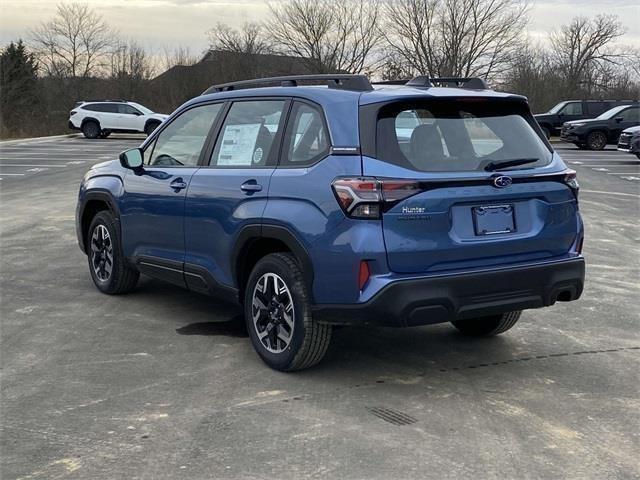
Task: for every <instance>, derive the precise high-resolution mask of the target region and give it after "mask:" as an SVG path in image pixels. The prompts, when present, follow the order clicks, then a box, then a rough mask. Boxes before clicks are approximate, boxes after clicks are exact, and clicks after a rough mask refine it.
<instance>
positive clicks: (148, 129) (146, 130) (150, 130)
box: [144, 122, 160, 137]
mask: <svg viewBox="0 0 640 480" xmlns="http://www.w3.org/2000/svg"><path fill="white" fill-rule="evenodd" d="M158 125H160V123H159V122H150V123H147V124H146V125H145V127H144V133H146V135H147V137H148V136H149V135H151V134H152V133H153V131H154V130H155V129H156V128H158Z"/></svg>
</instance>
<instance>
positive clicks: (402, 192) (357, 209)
mask: <svg viewBox="0 0 640 480" xmlns="http://www.w3.org/2000/svg"><path fill="white" fill-rule="evenodd" d="M332 187H333V191H334V192H335V194H336V198H337V199H338V203H339V204H340V207H342V210H343V211H344V213H345V214H347V215H348V216H349V217H353V218H380V213H381V212H383V211H386V210H387V209H388V208H390V207H391V206H393V205H394V204H395V203H397V202H399V201H400V200H403V199H405V198H407V197H410V196H412V195H415V194H416V193H418V192H420V184H419V183H418V182H416V181H413V180H402V179H380V180H378V179H377V178H373V177H359V178H339V179H337V180H334V182H333V184H332Z"/></svg>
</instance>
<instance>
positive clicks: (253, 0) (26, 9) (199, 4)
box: [0, 0, 640, 53]
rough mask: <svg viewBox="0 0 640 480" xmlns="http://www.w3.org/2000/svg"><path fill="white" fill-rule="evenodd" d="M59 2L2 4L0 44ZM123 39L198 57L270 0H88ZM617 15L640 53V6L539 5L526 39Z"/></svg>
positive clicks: (562, 0)
mask: <svg viewBox="0 0 640 480" xmlns="http://www.w3.org/2000/svg"><path fill="white" fill-rule="evenodd" d="M57 3H58V1H57V0H0V41H1V42H2V44H5V43H7V42H9V41H10V40H14V39H17V38H20V37H22V38H28V36H29V34H28V32H29V30H30V29H31V28H33V27H35V26H36V25H38V23H39V22H41V21H43V20H47V19H48V18H50V17H51V16H52V15H54V13H55V8H56V5H57ZM87 3H89V4H90V5H91V6H92V7H93V8H94V9H95V10H97V11H98V12H100V13H101V14H102V15H103V16H104V18H105V19H106V20H107V21H108V22H109V24H110V25H111V26H113V27H115V28H117V29H118V30H119V32H120V34H121V36H122V37H123V38H132V39H135V40H137V41H138V42H139V43H141V44H142V45H144V46H145V47H147V48H156V49H157V51H161V50H162V49H163V48H165V47H169V48H171V47H173V46H178V45H182V46H188V47H189V48H190V50H191V51H192V52H193V53H200V52H202V51H204V50H205V48H206V46H207V39H206V35H205V32H206V31H207V30H208V29H209V28H211V27H212V26H213V25H215V24H216V23H217V22H222V23H226V24H229V25H232V26H238V25H241V24H242V23H243V22H245V21H260V20H261V19H264V18H265V16H266V15H267V14H268V7H267V2H266V0H264V1H263V0H107V1H104V0H88V2H87ZM599 13H608V14H616V15H618V16H619V18H620V20H621V21H622V23H623V24H624V26H625V27H626V29H627V34H626V35H625V36H624V37H622V39H621V40H620V43H622V44H628V45H633V46H635V47H640V2H639V0H605V1H602V2H596V1H592V0H559V1H552V0H537V1H534V3H533V7H532V9H531V12H530V14H529V26H528V32H527V33H528V35H529V36H530V37H531V38H533V39H544V38H546V35H547V33H548V32H549V31H550V30H552V29H553V28H556V27H558V26H559V25H562V24H563V23H567V22H568V21H569V20H570V19H571V18H572V17H573V16H575V15H586V16H592V15H597V14H599Z"/></svg>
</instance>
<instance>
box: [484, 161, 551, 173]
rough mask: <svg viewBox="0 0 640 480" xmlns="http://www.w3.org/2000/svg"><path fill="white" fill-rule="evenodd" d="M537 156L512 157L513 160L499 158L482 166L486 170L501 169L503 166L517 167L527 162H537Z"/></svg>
mask: <svg viewBox="0 0 640 480" xmlns="http://www.w3.org/2000/svg"><path fill="white" fill-rule="evenodd" d="M538 160H539V158H514V159H513V160H500V161H497V162H490V163H487V165H486V166H485V167H484V169H485V170H486V171H487V172H493V171H495V170H502V169H503V168H509V167H517V166H518V165H526V164H527V163H534V162H537V161H538Z"/></svg>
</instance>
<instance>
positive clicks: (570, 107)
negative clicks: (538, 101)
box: [562, 102, 582, 115]
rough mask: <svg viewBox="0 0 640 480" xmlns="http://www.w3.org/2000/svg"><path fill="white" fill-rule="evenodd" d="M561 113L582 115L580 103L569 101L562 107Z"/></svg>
mask: <svg viewBox="0 0 640 480" xmlns="http://www.w3.org/2000/svg"><path fill="white" fill-rule="evenodd" d="M562 113H564V114H565V115H582V103H581V102H571V103H568V104H567V105H566V106H565V107H564V108H563V109H562Z"/></svg>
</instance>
